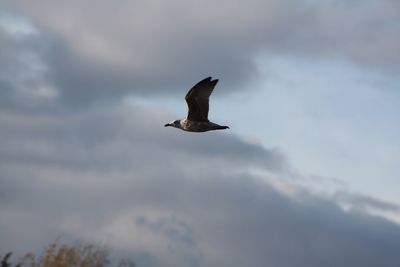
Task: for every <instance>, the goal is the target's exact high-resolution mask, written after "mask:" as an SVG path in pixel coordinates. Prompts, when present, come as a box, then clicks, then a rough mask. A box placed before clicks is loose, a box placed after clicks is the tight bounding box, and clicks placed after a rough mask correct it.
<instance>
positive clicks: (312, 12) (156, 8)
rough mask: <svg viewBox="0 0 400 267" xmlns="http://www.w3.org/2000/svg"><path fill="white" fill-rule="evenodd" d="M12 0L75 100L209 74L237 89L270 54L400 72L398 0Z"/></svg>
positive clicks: (56, 78)
mask: <svg viewBox="0 0 400 267" xmlns="http://www.w3.org/2000/svg"><path fill="white" fill-rule="evenodd" d="M3 2H4V6H5V7H6V8H8V10H11V11H12V12H14V13H16V14H19V15H21V16H25V17H28V18H29V19H31V20H32V22H33V23H34V25H35V27H37V28H38V30H39V31H40V33H41V37H40V38H43V36H46V35H48V36H50V38H45V41H46V42H47V43H51V45H50V46H48V48H47V49H45V50H42V51H40V57H41V59H42V60H43V61H44V62H45V64H46V65H47V66H48V68H49V69H50V70H51V71H50V72H49V75H48V79H49V81H50V82H51V83H52V84H53V85H54V86H55V87H56V88H58V89H59V90H60V94H61V95H62V99H63V100H65V101H67V102H68V103H74V104H79V103H80V104H82V103H87V102H88V101H89V102H90V101H92V100H94V99H109V98H111V99H112V98H115V97H117V98H118V97H120V96H121V95H124V94H129V93H133V94H142V95H143V94H153V93H157V94H159V93H168V94H170V93H171V92H174V91H175V92H177V91H178V90H179V92H180V93H182V91H185V90H186V89H187V88H188V87H189V86H191V85H192V84H193V83H194V82H196V81H197V80H199V79H200V78H202V77H206V76H209V75H214V76H217V77H219V78H221V79H222V80H223V81H224V87H225V88H229V90H230V91H232V90H235V89H237V88H241V87H243V85H244V84H248V83H249V82H250V81H252V80H255V79H256V78H257V74H258V72H257V67H256V64H255V62H254V59H255V58H256V57H257V56H259V55H260V54H265V53H266V54H268V53H273V54H285V55H287V54H289V55H295V56H301V57H305V58H307V59H314V58H323V59H324V58H325V59H328V60H332V59H339V60H345V61H350V62H354V63H356V64H359V66H361V67H372V68H378V69H383V70H388V71H391V72H393V71H394V72H395V73H397V72H398V71H399V69H398V66H399V63H400V57H399V56H398V54H396V53H395V51H396V50H397V47H398V46H399V44H400V36H399V34H398V32H399V25H398V23H397V20H398V18H399V16H400V14H399V12H398V10H400V9H399V8H398V3H397V2H396V1H392V0H384V1H379V2H373V1H351V2H348V3H347V2H346V3H342V2H339V1H323V2H318V1H296V2H293V1H275V0H274V1H267V2H265V1H259V0H252V1H248V2H246V3H244V2H243V3H235V4H232V3H231V2H226V1H217V2H215V1H214V2H212V3H207V2H204V1H192V2H191V3H190V4H189V3H186V2H184V1H179V0H175V1H172V2H171V1H169V2H163V1H156V0H154V1H147V2H141V1H133V2H120V3H118V4H116V3H111V2H107V1H100V2H99V1H95V3H94V2H93V1H91V0H85V1H68V3H64V4H54V3H53V2H52V1H48V0H40V1H38V2H37V3H36V4H35V6H32V5H26V3H25V2H24V1H18V0H17V1H15V0H13V1H3ZM94 5H95V6H96V8H93V6H94ZM43 7H46V8H43ZM185 88H186V89H185ZM222 90H226V89H222Z"/></svg>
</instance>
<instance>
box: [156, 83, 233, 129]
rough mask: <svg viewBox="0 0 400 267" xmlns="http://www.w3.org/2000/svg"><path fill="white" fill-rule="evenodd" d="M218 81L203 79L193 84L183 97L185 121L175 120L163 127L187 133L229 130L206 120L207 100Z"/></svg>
mask: <svg viewBox="0 0 400 267" xmlns="http://www.w3.org/2000/svg"><path fill="white" fill-rule="evenodd" d="M217 82H218V79H215V80H212V78H211V77H208V78H205V79H203V80H201V81H200V82H198V83H197V84H195V85H194V86H193V87H192V88H191V89H190V90H189V92H188V93H187V94H186V96H185V100H186V103H187V106H188V115H187V117H186V119H181V120H175V121H173V122H170V123H167V124H165V125H164V126H165V127H167V126H172V127H175V128H179V129H182V130H184V131H187V132H207V131H212V130H224V129H229V127H228V126H222V125H218V124H216V123H213V122H211V121H209V120H208V109H209V108H208V107H209V104H208V102H209V98H210V95H211V93H212V91H213V90H214V87H215V85H216V84H217Z"/></svg>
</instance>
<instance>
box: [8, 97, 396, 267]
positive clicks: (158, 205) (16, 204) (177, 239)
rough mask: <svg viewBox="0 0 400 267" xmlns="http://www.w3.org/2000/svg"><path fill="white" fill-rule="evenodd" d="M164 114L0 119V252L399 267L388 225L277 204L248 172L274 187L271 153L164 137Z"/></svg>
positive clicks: (304, 198) (323, 207)
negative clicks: (90, 251) (70, 247)
mask: <svg viewBox="0 0 400 267" xmlns="http://www.w3.org/2000/svg"><path fill="white" fill-rule="evenodd" d="M10 116H11V117H10ZM167 116H168V115H167V114H163V112H162V111H161V110H158V111H157V110H151V109H148V108H141V107H135V106H133V107H132V106H123V105H122V106H114V105H111V106H108V108H104V107H102V108H100V109H99V108H97V107H92V108H91V109H88V110H85V111H84V112H83V111H78V112H74V113H71V112H65V113H53V114H47V115H43V114H32V115H21V114H18V113H17V114H14V113H7V114H4V113H3V114H1V117H0V126H1V129H7V130H6V131H0V135H1V136H0V142H1V143H0V158H1V160H0V197H1V202H0V211H1V214H2V216H1V219H0V234H1V236H2V240H7V242H2V243H1V244H0V252H3V251H6V250H15V251H16V252H24V251H31V250H32V249H36V248H38V247H42V246H43V245H45V244H46V243H48V242H51V241H53V240H54V239H55V238H57V237H59V236H61V238H63V239H68V240H73V239H75V238H79V239H84V240H102V241H105V242H107V244H109V245H110V246H112V247H113V248H114V249H115V250H117V251H118V253H123V254H127V255H129V256H132V255H134V256H135V257H136V258H135V260H137V261H138V263H139V265H140V266H222V267H223V266H265V265H272V266H294V265H296V266H329V265H333V266H377V265H385V266H397V264H398V262H399V259H400V258H399V256H398V253H397V249H398V247H399V245H400V227H399V226H398V225H396V224H394V223H391V222H389V221H386V220H384V219H381V218H376V217H371V216H369V215H368V214H367V213H352V212H349V213H345V212H343V211H342V210H341V209H340V208H339V207H338V206H337V205H336V204H335V202H333V201H328V200H324V199H321V198H319V197H317V196H314V195H312V194H310V193H307V192H306V191H302V193H301V196H300V197H299V198H290V197H288V196H286V195H283V194H281V193H279V191H277V190H276V189H275V187H274V186H272V185H271V184H270V183H268V182H266V181H261V180H260V179H259V178H255V177H253V176H252V175H251V174H250V173H249V171H250V170H251V169H252V167H257V168H264V169H266V170H268V171H269V172H271V173H273V174H275V175H280V176H282V178H284V177H283V176H284V175H285V174H284V172H283V171H282V169H285V168H287V167H286V166H287V163H285V159H284V157H282V156H281V155H280V153H277V152H275V151H274V150H269V149H266V148H262V147H255V146H254V145H251V144H247V143H245V142H243V141H242V140H241V139H239V138H237V137H235V136H231V135H229V134H228V133H215V134H210V135H189V134H187V133H184V132H176V131H169V130H168V129H165V128H164V127H162V122H164V120H165V119H166V117H167ZM156 126H158V128H157V127H156ZM193 140H197V141H198V142H199V143H200V144H201V146H200V145H193V143H192V142H193ZM219 148H221V151H219ZM199 150H201V152H200V153H199ZM288 255H290V257H288Z"/></svg>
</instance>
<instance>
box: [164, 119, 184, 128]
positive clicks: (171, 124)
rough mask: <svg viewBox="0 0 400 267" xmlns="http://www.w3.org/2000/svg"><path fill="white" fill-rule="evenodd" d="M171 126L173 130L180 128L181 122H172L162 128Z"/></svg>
mask: <svg viewBox="0 0 400 267" xmlns="http://www.w3.org/2000/svg"><path fill="white" fill-rule="evenodd" d="M168 126H172V127H175V128H181V120H176V121H172V122H170V123H167V124H165V125H164V127H168Z"/></svg>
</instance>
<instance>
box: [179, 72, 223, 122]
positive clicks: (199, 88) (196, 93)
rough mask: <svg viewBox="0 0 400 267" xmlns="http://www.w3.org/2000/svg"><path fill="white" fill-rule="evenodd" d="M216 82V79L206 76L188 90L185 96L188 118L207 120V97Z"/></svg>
mask: <svg viewBox="0 0 400 267" xmlns="http://www.w3.org/2000/svg"><path fill="white" fill-rule="evenodd" d="M217 82H218V79H216V80H211V77H208V78H205V79H204V80H201V81H200V82H198V83H197V84H195V85H194V86H193V87H192V88H191V89H190V90H189V92H188V93H187V94H186V96H185V100H186V103H187V105H188V115H187V119H188V120H192V121H206V122H208V110H209V104H208V103H209V98H210V95H211V93H212V91H213V90H214V87H215V85H216V84H217Z"/></svg>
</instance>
